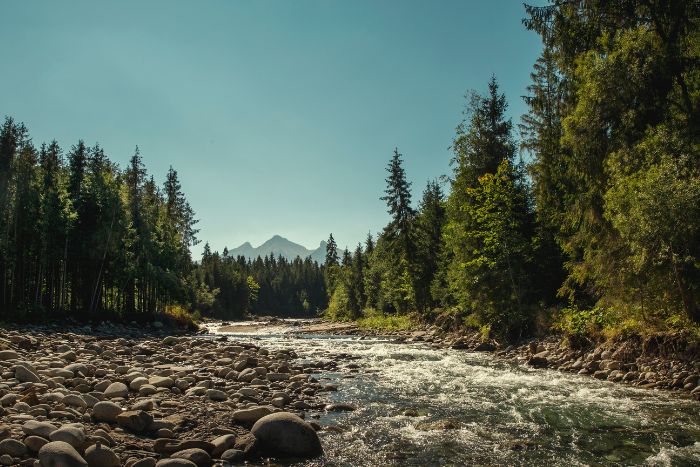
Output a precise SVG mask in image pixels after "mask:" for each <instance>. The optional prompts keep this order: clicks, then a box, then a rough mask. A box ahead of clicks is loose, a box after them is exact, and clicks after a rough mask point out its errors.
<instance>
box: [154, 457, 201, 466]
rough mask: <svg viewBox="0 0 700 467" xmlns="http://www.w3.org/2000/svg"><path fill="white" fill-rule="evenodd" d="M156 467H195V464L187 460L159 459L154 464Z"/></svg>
mask: <svg viewBox="0 0 700 467" xmlns="http://www.w3.org/2000/svg"><path fill="white" fill-rule="evenodd" d="M156 467H197V464H195V463H194V462H192V461H191V460H187V459H177V458H175V459H173V458H170V459H161V460H159V461H158V463H156Z"/></svg>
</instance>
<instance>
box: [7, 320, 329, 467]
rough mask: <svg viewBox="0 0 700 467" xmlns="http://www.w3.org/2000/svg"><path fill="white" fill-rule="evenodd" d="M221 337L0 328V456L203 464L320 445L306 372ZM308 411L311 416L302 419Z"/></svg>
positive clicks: (288, 359) (79, 462) (318, 394)
mask: <svg viewBox="0 0 700 467" xmlns="http://www.w3.org/2000/svg"><path fill="white" fill-rule="evenodd" d="M295 357H296V356H295V354H294V352H292V351H275V352H270V351H268V350H267V349H265V348H262V347H258V346H256V345H254V344H250V343H240V342H235V341H232V340H230V339H229V338H227V337H216V338H212V337H207V336H177V335H168V331H167V330H163V329H158V328H147V329H144V328H137V327H135V326H132V327H129V326H122V325H114V324H102V325H100V326H94V327H93V326H84V327H79V326H74V327H67V326H58V325H56V326H23V327H14V326H6V327H0V465H39V466H44V467H51V466H68V467H72V466H90V467H96V466H107V467H111V466H122V465H126V466H132V467H146V466H158V467H165V466H194V465H197V466H200V467H202V466H209V465H229V463H234V464H240V463H242V462H244V461H248V460H252V461H255V460H256V459H261V458H270V457H272V458H289V457H292V458H306V457H314V456H317V455H319V454H320V453H321V452H322V445H321V443H320V440H319V436H318V435H317V433H316V432H317V431H319V430H323V427H321V426H319V425H318V424H317V423H315V422H306V421H304V420H303V419H304V418H305V414H306V413H307V412H308V413H310V414H313V413H314V412H315V413H320V412H322V411H323V410H325V409H326V408H328V409H329V410H333V408H332V407H327V406H326V403H327V402H326V400H325V399H324V394H325V392H326V391H330V390H334V389H335V388H334V387H331V386H324V385H322V384H321V383H319V382H318V381H316V380H315V379H314V378H313V377H312V376H311V373H313V372H316V371H319V370H320V369H323V368H324V366H328V365H331V366H333V365H334V363H333V362H331V363H325V364H321V363H313V362H311V363H309V362H307V363H305V364H304V365H299V364H296V363H295ZM309 418H310V417H309Z"/></svg>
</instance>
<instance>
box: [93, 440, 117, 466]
mask: <svg viewBox="0 0 700 467" xmlns="http://www.w3.org/2000/svg"><path fill="white" fill-rule="evenodd" d="M85 460H86V461H87V463H88V466H89V467H119V466H120V465H121V462H120V461H119V457H118V456H117V455H116V454H115V453H114V451H112V450H111V449H110V448H108V447H105V446H103V445H102V444H101V443H97V444H93V445H92V446H90V447H89V448H87V449H86V450H85Z"/></svg>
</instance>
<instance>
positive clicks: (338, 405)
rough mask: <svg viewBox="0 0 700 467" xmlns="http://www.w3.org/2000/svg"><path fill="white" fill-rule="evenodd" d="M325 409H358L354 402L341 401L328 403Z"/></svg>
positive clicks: (342, 410) (341, 410)
mask: <svg viewBox="0 0 700 467" xmlns="http://www.w3.org/2000/svg"><path fill="white" fill-rule="evenodd" d="M325 410H326V412H352V411H354V410H357V407H355V406H354V405H352V404H346V403H342V402H340V403H335V404H328V405H326V407H325Z"/></svg>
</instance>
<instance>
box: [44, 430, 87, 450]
mask: <svg viewBox="0 0 700 467" xmlns="http://www.w3.org/2000/svg"><path fill="white" fill-rule="evenodd" d="M49 439H51V441H63V442H66V443H68V444H70V445H71V446H73V447H74V448H78V449H80V448H81V447H82V446H83V443H84V442H85V432H84V431H83V430H81V429H80V428H78V427H76V426H70V425H67V426H62V427H61V428H59V429H58V430H56V431H54V432H53V433H51V436H50V438H49Z"/></svg>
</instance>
